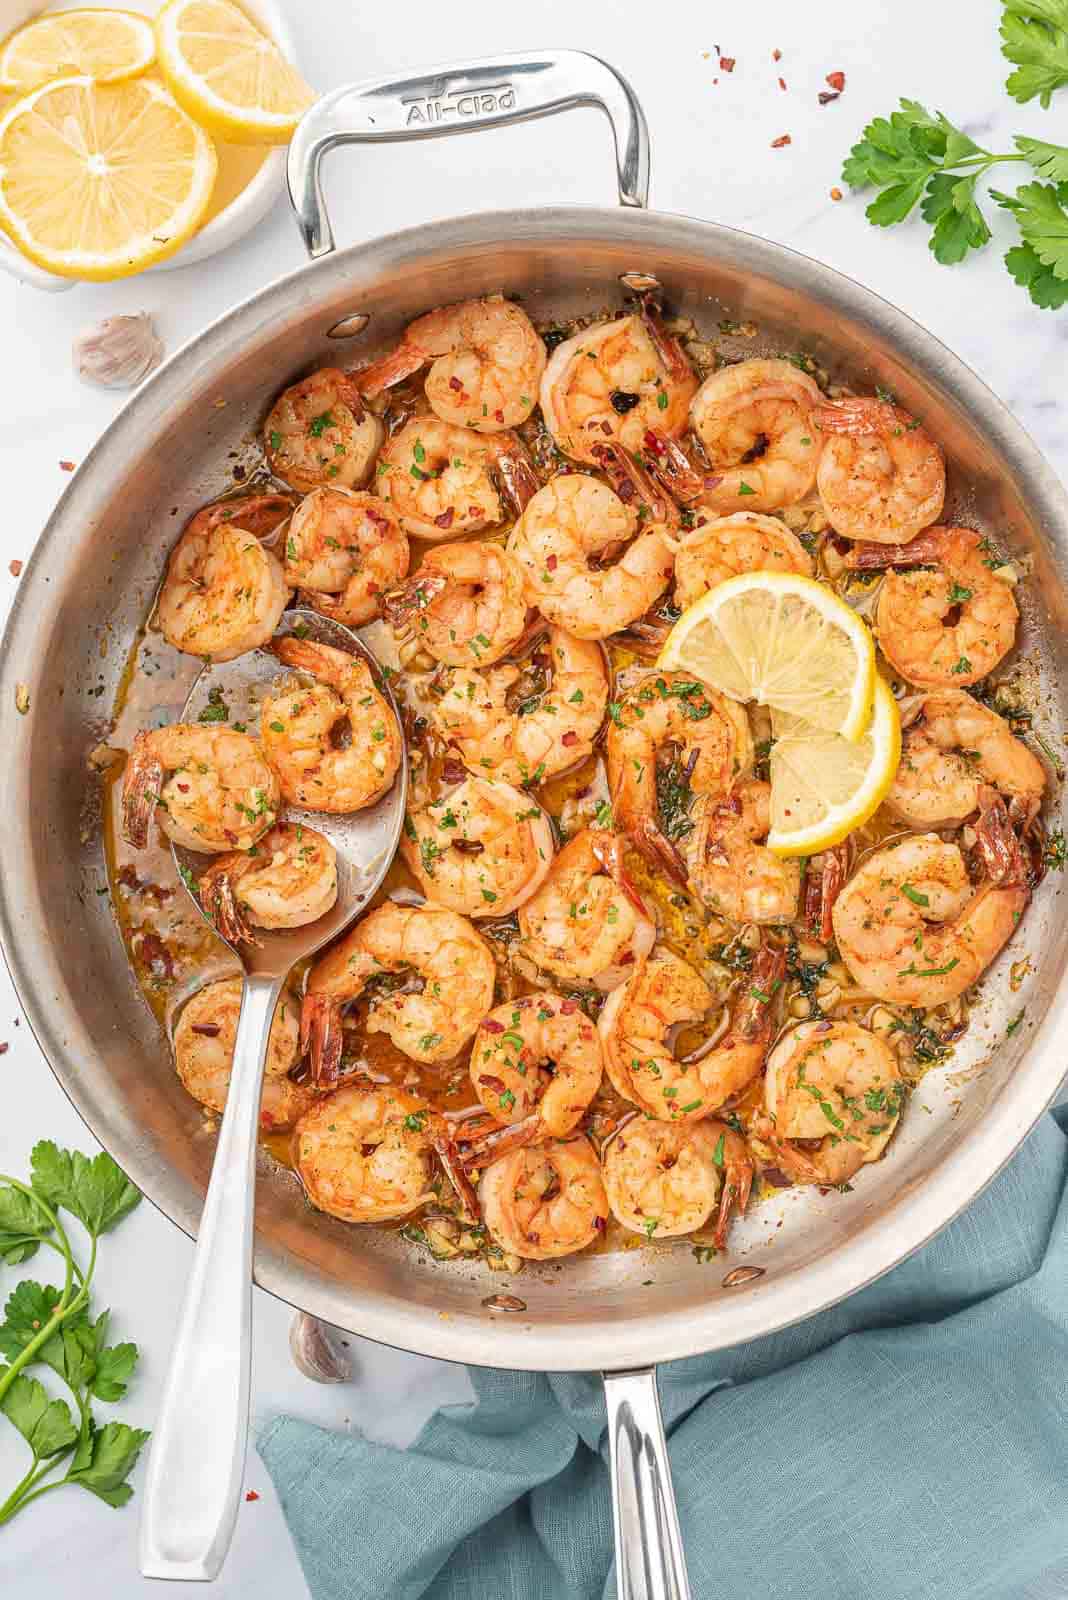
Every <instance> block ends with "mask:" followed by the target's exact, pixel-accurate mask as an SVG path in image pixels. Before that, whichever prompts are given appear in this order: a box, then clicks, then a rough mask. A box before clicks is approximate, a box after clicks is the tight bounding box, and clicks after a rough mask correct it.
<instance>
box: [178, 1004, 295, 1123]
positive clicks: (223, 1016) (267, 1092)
mask: <svg viewBox="0 0 1068 1600" xmlns="http://www.w3.org/2000/svg"><path fill="white" fill-rule="evenodd" d="M241 990H242V983H241V979H240V978H222V979H220V980H219V981H218V982H217V983H209V984H206V985H205V986H204V988H203V989H198V990H197V992H196V994H194V995H193V996H192V998H191V999H190V1000H187V1001H186V1003H185V1006H184V1007H183V1008H182V1014H181V1016H180V1017H179V1018H178V1024H177V1026H176V1028H175V1030H174V1065H175V1069H176V1071H177V1073H178V1076H179V1078H180V1079H181V1080H182V1084H183V1087H184V1088H186V1089H187V1090H188V1091H189V1093H190V1094H191V1095H192V1096H193V1098H194V1099H195V1100H199V1101H200V1103H201V1105H203V1106H207V1108H208V1110H209V1111H215V1112H218V1113H220V1114H221V1113H222V1112H223V1111H224V1110H225V1109H226V1096H227V1093H228V1091H229V1088H230V1069H231V1067H232V1065H233V1058H234V1044H235V1042H236V1040H237V1020H238V1016H239V1015H240V1011H241ZM299 1045H300V1002H299V1001H297V1000H294V998H293V996H292V995H291V994H283V995H282V996H281V997H280V999H279V1001H278V1004H277V1006H276V1007H275V1013H274V1021H273V1022H272V1023H271V1037H270V1043H269V1044H268V1046H267V1062H266V1065H265V1067H264V1072H263V1094H262V1096H261V1098H260V1126H261V1127H262V1128H264V1129H266V1130H267V1131H269V1132H276V1131H279V1130H281V1129H283V1128H290V1127H292V1126H293V1123H294V1122H296V1120H297V1118H298V1117H299V1116H301V1115H302V1114H303V1113H304V1112H305V1111H306V1110H307V1108H308V1107H309V1106H310V1105H311V1104H312V1103H313V1101H314V1100H315V1090H314V1089H313V1088H312V1087H311V1085H310V1084H306V1083H304V1084H300V1083H294V1082H293V1080H292V1078H291V1077H290V1076H289V1073H290V1071H291V1069H292V1068H293V1067H294V1066H295V1065H296V1063H297V1060H298V1057H299V1053H300V1052H299Z"/></svg>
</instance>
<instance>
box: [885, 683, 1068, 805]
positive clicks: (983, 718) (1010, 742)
mask: <svg viewBox="0 0 1068 1600" xmlns="http://www.w3.org/2000/svg"><path fill="white" fill-rule="evenodd" d="M901 720H902V723H903V725H904V728H905V733H904V737H903V739H902V744H901V763H900V765H899V767H898V769H897V777H896V778H895V779H894V783H893V787H892V788H891V790H890V793H889V794H888V795H887V797H886V804H887V806H888V807H889V809H890V810H891V811H892V812H893V813H894V815H895V816H897V817H900V818H901V820H902V821H903V822H907V823H908V824H909V826H910V827H913V828H944V827H952V826H953V825H954V824H956V823H960V822H963V821H964V820H965V818H967V817H970V816H971V815H972V813H973V812H974V811H975V810H976V809H977V807H978V805H979V791H980V789H981V787H982V785H983V784H984V783H988V784H992V785H993V787H994V788H995V789H997V790H998V791H999V793H1001V794H1002V795H1004V796H1005V797H1006V799H1007V800H1008V801H1009V811H1010V815H1012V816H1013V817H1014V819H1016V820H1017V821H1019V822H1021V823H1028V822H1030V821H1031V820H1032V818H1033V817H1035V816H1036V815H1037V814H1038V810H1039V807H1040V806H1041V804H1042V795H1043V792H1044V791H1045V787H1046V770H1045V768H1044V767H1043V765H1042V763H1041V761H1039V759H1038V757H1037V756H1036V755H1033V754H1032V752H1031V751H1030V750H1029V749H1028V748H1027V746H1026V745H1025V744H1024V743H1023V740H1022V739H1017V738H1016V737H1015V736H1014V735H1013V734H1012V733H1011V732H1010V730H1009V725H1008V723H1007V722H1006V721H1005V719H1004V717H999V716H998V714H997V712H996V711H991V710H990V708H989V707H988V706H984V705H983V704H981V702H980V701H978V700H975V699H973V697H972V696H971V695H970V694H966V693H965V691H964V690H963V689H932V690H931V691H930V692H929V693H927V694H921V695H915V696H912V697H911V698H910V699H909V700H906V701H904V702H903V703H902V706H901Z"/></svg>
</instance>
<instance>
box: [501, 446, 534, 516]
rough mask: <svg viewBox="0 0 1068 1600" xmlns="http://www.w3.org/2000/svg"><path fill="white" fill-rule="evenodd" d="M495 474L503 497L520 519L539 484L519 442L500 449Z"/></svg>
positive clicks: (531, 464)
mask: <svg viewBox="0 0 1068 1600" xmlns="http://www.w3.org/2000/svg"><path fill="white" fill-rule="evenodd" d="M497 473H498V476H499V477H500V480H501V488H502V489H503V490H504V497H505V499H506V500H507V501H508V504H509V506H510V507H511V509H512V512H513V514H514V515H515V516H517V517H521V516H522V515H523V512H524V511H525V510H526V508H527V505H528V503H529V502H530V501H531V500H533V498H534V496H535V495H536V494H537V492H538V490H539V489H540V488H541V484H540V483H539V482H538V475H537V473H536V472H535V471H534V466H533V463H532V462H531V460H530V458H529V456H528V455H527V453H526V451H525V450H524V449H523V447H522V445H521V444H520V442H519V440H518V439H516V440H515V443H514V444H513V445H509V446H505V447H502V449H501V450H500V453H499V454H498V456H497Z"/></svg>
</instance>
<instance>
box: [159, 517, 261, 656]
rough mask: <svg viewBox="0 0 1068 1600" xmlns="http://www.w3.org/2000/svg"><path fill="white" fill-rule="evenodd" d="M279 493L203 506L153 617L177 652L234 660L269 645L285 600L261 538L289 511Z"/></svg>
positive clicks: (175, 554)
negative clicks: (155, 617)
mask: <svg viewBox="0 0 1068 1600" xmlns="http://www.w3.org/2000/svg"><path fill="white" fill-rule="evenodd" d="M290 509H291V508H290V504H289V501H288V500H286V499H285V498H284V497H283V496H282V495H277V494H262V495H248V496H247V497H246V498H244V499H241V500H223V501H220V502H219V504H218V505H214V506H205V507H204V509H203V511H198V512H197V514H196V516H195V517H193V518H192V520H191V521H190V522H188V523H187V524H186V527H185V529H184V531H183V533H182V536H181V538H180V539H179V540H178V543H177V544H176V545H175V547H174V549H173V550H172V551H171V554H170V558H169V560H168V562H167V572H166V576H165V577H164V579H163V587H162V588H161V589H160V592H159V602H158V605H157V609H156V615H157V618H158V620H159V625H160V629H161V631H162V633H163V637H164V638H165V639H166V640H167V643H168V644H172V645H174V647H175V649H176V650H184V651H185V652H186V653H187V654H188V655H192V656H210V657H211V658H212V660H213V661H232V660H233V658H234V656H240V655H243V654H244V652H245V651H246V650H255V649H256V648H257V647H258V646H259V645H261V644H266V643H267V640H268V639H269V638H270V637H271V635H272V634H273V633H274V630H275V628H277V626H278V619H279V618H280V617H281V615H282V612H283V611H284V610H285V608H286V606H287V604H288V603H289V589H288V587H287V585H286V579H285V575H284V573H283V570H282V563H281V562H280V561H279V559H278V557H277V556H276V555H274V554H272V552H271V551H270V550H268V549H267V548H266V546H265V545H264V544H262V543H261V540H262V539H263V538H265V537H267V536H269V535H270V533H272V532H273V531H274V530H275V529H277V528H278V527H279V526H280V524H281V523H282V522H283V521H284V520H285V518H286V517H287V516H288V515H289V512H290Z"/></svg>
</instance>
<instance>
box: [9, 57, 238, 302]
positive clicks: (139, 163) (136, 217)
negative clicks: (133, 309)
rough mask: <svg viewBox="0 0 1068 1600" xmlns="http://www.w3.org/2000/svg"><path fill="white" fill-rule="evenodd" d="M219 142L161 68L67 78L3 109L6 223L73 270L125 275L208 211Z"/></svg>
mask: <svg viewBox="0 0 1068 1600" xmlns="http://www.w3.org/2000/svg"><path fill="white" fill-rule="evenodd" d="M216 170H217V161H216V156H215V146H214V144H213V143H212V141H211V139H210V138H209V137H208V135H207V134H206V133H205V132H204V130H203V128H199V127H198V126H197V124H196V123H195V122H194V121H193V120H192V119H191V118H190V117H188V116H187V115H186V113H185V112H184V111H183V110H182V108H181V106H179V105H178V104H177V103H176V101H175V100H174V98H173V96H172V95H171V94H169V93H168V91H167V90H166V89H165V88H164V87H163V85H162V84H161V83H158V82H157V81H156V80H155V79H154V78H151V77H148V78H131V79H129V80H128V81H126V82H124V83H115V84H101V83H95V82H94V81H93V79H92V78H90V77H87V76H79V77H71V78H57V79H55V80H53V81H52V82H50V83H45V84H42V85H41V86H40V87H39V88H37V89H33V90H31V91H30V93H29V94H25V95H23V96H22V98H21V99H19V100H16V101H15V102H14V104H13V105H10V106H9V107H8V108H7V110H6V111H5V112H4V113H3V115H2V116H0V225H2V226H3V227H4V228H5V229H6V230H7V232H8V233H9V234H10V235H11V237H12V239H13V240H14V242H15V243H16V244H17V245H18V247H19V249H20V250H22V251H23V252H24V253H25V254H26V255H27V256H29V258H30V260H31V261H36V263H37V265H38V266H40V267H45V268H47V270H48V271H49V272H55V273H59V274H60V275H61V276H62V277H68V278H95V279H110V278H123V277H126V276H128V275H129V274H130V273H133V272H141V271H143V269H144V268H145V267H149V266H152V264H153V263H154V262H156V261H162V260H164V259H165V258H166V257H167V256H172V255H173V254H174V253H175V251H176V250H179V249H180V248H181V246H182V245H183V244H184V243H185V241H186V240H187V239H188V238H189V237H190V235H191V234H193V233H194V232H195V231H196V229H197V227H198V226H199V224H200V221H201V219H202V218H203V216H204V214H205V213H206V211H207V208H208V204H209V202H210V200H211V193H212V189H213V187H214V184H215V174H216Z"/></svg>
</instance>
